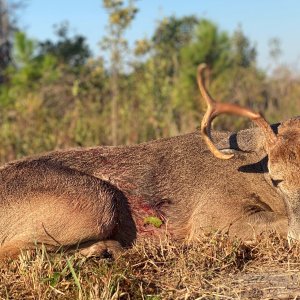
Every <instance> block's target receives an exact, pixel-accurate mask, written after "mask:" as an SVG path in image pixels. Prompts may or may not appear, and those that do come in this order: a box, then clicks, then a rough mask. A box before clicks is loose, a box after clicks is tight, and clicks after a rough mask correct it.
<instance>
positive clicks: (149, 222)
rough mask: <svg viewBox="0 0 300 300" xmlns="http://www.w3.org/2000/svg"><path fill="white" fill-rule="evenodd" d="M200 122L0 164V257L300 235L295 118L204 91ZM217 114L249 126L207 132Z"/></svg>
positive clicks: (299, 131)
mask: <svg viewBox="0 0 300 300" xmlns="http://www.w3.org/2000/svg"><path fill="white" fill-rule="evenodd" d="M206 70H207V67H206V65H205V64H201V65H200V66H199V67H198V69H197V82H198V86H199V89H200V93H201V95H202V98H203V99H204V101H205V103H206V105H207V110H206V113H205V115H204V117H203V119H202V122H201V129H200V130H196V131H195V132H192V133H187V134H182V135H178V136H175V137H168V138H162V139H158V140H152V141H148V142H144V143H141V144H136V145H127V146H95V147H89V148H74V149H63V150H55V151H52V152H48V153H42V154H37V155H35V156H31V157H25V158H22V159H19V160H15V161H12V162H8V163H6V164H4V165H3V166H2V167H0V259H5V258H14V257H16V256H18V255H19V254H20V252H21V251H22V250H30V249H36V247H40V246H42V245H44V247H46V249H47V250H49V251H57V250H58V249H66V250H72V251H79V252H80V253H81V254H82V255H84V256H87V257H90V256H102V255H104V254H105V253H112V254H113V255H115V253H120V251H123V249H127V248H128V247H131V246H132V245H133V244H134V243H136V242H137V241H139V240H142V239H143V238H153V239H156V238H160V237H162V236H168V237H170V238H171V239H174V240H187V241H193V240H195V239H198V238H201V235H203V233H205V232H209V231H213V230H217V231H218V232H222V233H223V232H224V233H226V234H228V235H229V236H232V237H237V238H241V239H242V240H245V241H247V240H253V239H255V237H256V236H257V235H258V234H262V233H264V232H268V231H276V232H278V233H279V234H280V235H282V236H285V237H287V236H288V237H289V238H291V239H296V240H298V239H300V176H299V175H300V118H299V117H295V118H291V119H289V120H287V121H284V122H282V123H279V124H274V125H269V123H268V122H267V121H266V120H265V118H264V117H263V116H262V115H261V114H259V113H256V112H254V111H252V110H250V109H248V108H245V107H241V106H238V105H236V104H230V103H223V102H219V101H216V100H214V99H213V98H212V96H211V95H210V94H209V91H208V90H207V87H206V85H205V72H206ZM221 114H233V115H238V116H243V117H246V118H249V119H250V120H252V121H253V123H255V124H256V126H255V127H251V128H248V129H244V130H240V131H238V132H226V131H224V132H223V131H215V130H212V121H213V120H214V118H216V117H217V116H219V115H221Z"/></svg>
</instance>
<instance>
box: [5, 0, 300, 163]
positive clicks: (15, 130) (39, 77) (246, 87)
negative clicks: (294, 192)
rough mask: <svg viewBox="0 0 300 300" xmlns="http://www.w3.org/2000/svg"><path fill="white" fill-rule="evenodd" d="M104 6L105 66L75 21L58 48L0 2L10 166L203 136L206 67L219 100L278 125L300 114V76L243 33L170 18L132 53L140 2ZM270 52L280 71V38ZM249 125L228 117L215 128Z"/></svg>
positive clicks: (110, 1) (112, 0)
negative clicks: (260, 58)
mask: <svg viewBox="0 0 300 300" xmlns="http://www.w3.org/2000/svg"><path fill="white" fill-rule="evenodd" d="M102 4H103V7H104V8H105V9H106V11H107V15H108V23H107V28H106V35H105V37H104V38H103V39H102V41H101V43H100V44H101V49H102V51H104V52H106V54H105V55H103V56H102V57H97V58H96V57H95V56H93V55H92V54H91V50H90V49H89V46H88V44H87V42H86V39H85V37H84V36H82V35H79V34H77V35H72V34H70V30H69V26H68V24H67V23H62V24H59V25H57V26H56V27H55V34H56V39H55V41H53V40H44V41H37V40H33V39H31V38H30V37H29V36H28V35H27V34H26V32H23V31H20V30H18V28H17V26H16V24H15V22H13V21H11V22H10V20H12V18H13V17H12V16H11V14H10V12H9V10H8V8H7V7H8V6H7V4H6V3H5V1H4V0H1V1H0V24H1V28H0V56H1V59H0V61H1V64H0V141H1V147H0V160H1V162H4V161H8V160H11V159H15V158H18V157H21V156H24V155H28V154H33V153H37V152H42V151H47V150H52V149H55V148H64V147H70V146H90V145H100V144H103V145H111V144H113V145H117V144H132V143H138V142H142V141H146V140H150V139H156V138H160V137H166V136H171V135H176V134H179V133H183V132H188V131H193V130H196V128H197V127H198V126H199V123H200V120H201V116H202V114H203V111H204V107H203V105H202V104H201V101H200V96H199V92H198V88H197V84H196V69H197V66H198V64H199V63H202V62H206V63H207V64H208V66H209V74H208V75H207V77H208V78H207V83H208V84H209V89H210V91H211V93H212V95H213V96H214V97H215V98H217V99H220V101H230V102H234V103H239V104H241V105H245V106H248V107H251V108H252V109H254V110H256V111H261V112H263V114H264V115H265V116H266V118H267V119H268V120H269V121H270V122H277V121H279V120H281V119H285V118H288V117H291V116H293V115H295V114H297V112H298V114H299V112H300V101H299V100H298V99H299V96H300V85H299V76H297V74H294V73H293V72H292V71H291V70H290V69H289V68H287V67H284V66H280V65H277V66H276V68H275V69H274V70H275V71H274V72H273V73H272V74H269V73H267V72H265V71H264V70H262V69H261V68H259V66H258V65H257V61H256V59H257V49H256V46H255V45H254V44H253V43H252V42H251V41H250V40H249V38H248V37H247V36H246V35H245V34H244V32H243V30H242V28H241V27H237V29H236V30H235V32H233V33H229V32H226V31H224V30H222V29H221V28H219V26H218V25H217V24H216V23H214V22H213V21H211V20H209V19H205V18H199V17H197V16H193V15H191V16H184V17H176V16H170V17H166V18H163V19H162V20H160V21H159V22H158V23H157V26H156V28H154V30H153V34H152V36H151V37H150V38H147V39H141V40H138V41H136V42H135V46H134V48H133V49H132V47H131V48H130V47H129V46H128V41H127V40H126V38H125V36H126V31H127V29H128V28H129V27H130V26H134V19H135V17H136V15H137V14H138V9H137V7H136V3H135V1H127V2H125V1H121V0H103V1H102ZM3 24H4V25H3ZM270 53H271V55H272V57H273V61H274V64H275V63H276V60H277V56H278V55H279V53H280V49H279V47H278V44H277V43H276V40H274V41H273V43H272V44H271V49H270ZM105 58H106V59H105ZM107 58H109V59H107ZM248 125H249V123H248V121H247V120H244V119H239V118H232V117H229V118H228V117H222V118H220V119H218V120H217V121H216V124H215V128H217V129H221V128H226V129H230V130H234V129H235V130H236V129H239V128H242V127H244V126H248Z"/></svg>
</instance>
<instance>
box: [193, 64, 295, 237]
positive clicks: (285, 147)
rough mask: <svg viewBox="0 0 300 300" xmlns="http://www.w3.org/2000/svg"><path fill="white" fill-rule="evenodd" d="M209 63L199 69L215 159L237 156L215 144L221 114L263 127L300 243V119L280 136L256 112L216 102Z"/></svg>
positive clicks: (273, 173)
mask: <svg viewBox="0 0 300 300" xmlns="http://www.w3.org/2000/svg"><path fill="white" fill-rule="evenodd" d="M205 69H206V65H205V64H201V65H200V66H199V67H198V74H197V81H198V86H199V89H200V92H201V94H202V97H203V98H204V100H205V102H206V104H207V111H206V113H205V115H204V117H203V119H202V122H201V135H202V137H203V139H204V141H205V143H206V144H207V146H208V148H209V149H210V151H211V152H212V153H213V155H214V156H216V157H217V158H220V159H231V158H233V157H234V154H226V153H223V152H222V151H220V150H219V149H217V148H216V146H215V145H214V143H213V142H212V139H211V135H210V131H211V123H212V121H213V119H214V118H215V117H217V116H218V115H220V114H233V115H238V116H244V117H247V118H249V119H251V120H252V121H253V122H254V123H255V124H257V126H258V127H260V128H261V130H262V133H263V134H264V137H265V145H264V148H265V151H266V154H267V156H268V172H269V173H268V175H269V176H270V179H271V181H272V183H273V186H274V188H276V189H278V191H279V192H280V193H281V194H282V195H283V198H284V201H285V205H286V208H287V213H288V218H289V233H288V237H289V238H291V239H297V240H300V117H298V118H292V119H289V120H287V121H285V122H283V123H281V125H280V126H279V128H278V134H277V135H276V134H275V133H274V132H273V130H272V128H271V126H270V125H269V123H268V122H267V121H266V120H265V119H264V118H263V117H262V116H261V115H260V114H259V113H256V112H253V111H251V110H250V109H247V108H244V107H241V106H239V105H235V104H229V103H220V102H216V101H215V100H214V99H213V98H212V97H211V95H210V94H209V92H208V91H207V89H206V87H205V83H204V72H205Z"/></svg>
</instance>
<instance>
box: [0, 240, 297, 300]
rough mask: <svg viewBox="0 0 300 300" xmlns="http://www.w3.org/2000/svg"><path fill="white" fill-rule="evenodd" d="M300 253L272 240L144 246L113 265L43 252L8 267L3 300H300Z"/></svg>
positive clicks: (0, 291) (0, 276)
mask: <svg viewBox="0 0 300 300" xmlns="http://www.w3.org/2000/svg"><path fill="white" fill-rule="evenodd" d="M299 250H300V245H298V244H293V245H292V246H289V245H288V244H287V241H286V240H284V239H282V238H280V237H278V236H276V235H275V234H273V235H270V236H263V237H259V238H258V240H257V241H256V242H255V243H251V244H249V243H248V244H247V243H243V242H241V241H239V240H232V239H229V238H228V237H227V236H226V235H219V234H210V235H206V236H203V238H201V240H199V241H197V242H193V243H192V244H186V243H182V242H181V243H179V242H171V241H168V240H164V241H160V242H158V243H154V242H153V241H150V240H145V241H143V242H140V243H138V244H136V245H135V246H134V247H133V248H132V249H129V250H127V251H126V252H125V253H124V254H123V255H121V257H119V258H117V259H115V260H114V259H112V258H110V257H108V258H106V259H99V258H89V259H86V258H84V257H81V256H79V255H78V254H76V253H75V254H66V253H56V254H50V253H47V252H46V251H45V250H43V249H40V250H37V251H34V252H26V253H23V254H22V255H20V257H19V259H17V260H14V261H7V262H5V263H4V264H3V266H2V267H1V271H0V272H1V273H0V299H101V300H102V299H147V300H150V299H151V300H159V299H298V298H297V296H298V295H299V299H300V284H299V283H300V282H299V281H300V276H299V270H300V259H299V255H298V254H299Z"/></svg>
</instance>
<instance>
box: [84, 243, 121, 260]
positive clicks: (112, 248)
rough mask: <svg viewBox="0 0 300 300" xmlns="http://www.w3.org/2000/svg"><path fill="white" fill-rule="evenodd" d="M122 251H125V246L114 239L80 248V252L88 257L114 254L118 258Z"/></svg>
mask: <svg viewBox="0 0 300 300" xmlns="http://www.w3.org/2000/svg"><path fill="white" fill-rule="evenodd" d="M122 252H124V248H123V247H122V246H121V244H120V243H119V242H118V241H114V240H106V241H99V242H95V243H94V244H91V245H89V246H86V247H83V248H81V249H80V250H79V253H80V254H82V255H83V256H86V257H92V256H96V257H107V256H113V257H114V258H115V259H116V258H118V257H119V256H120V255H121V254H122Z"/></svg>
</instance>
